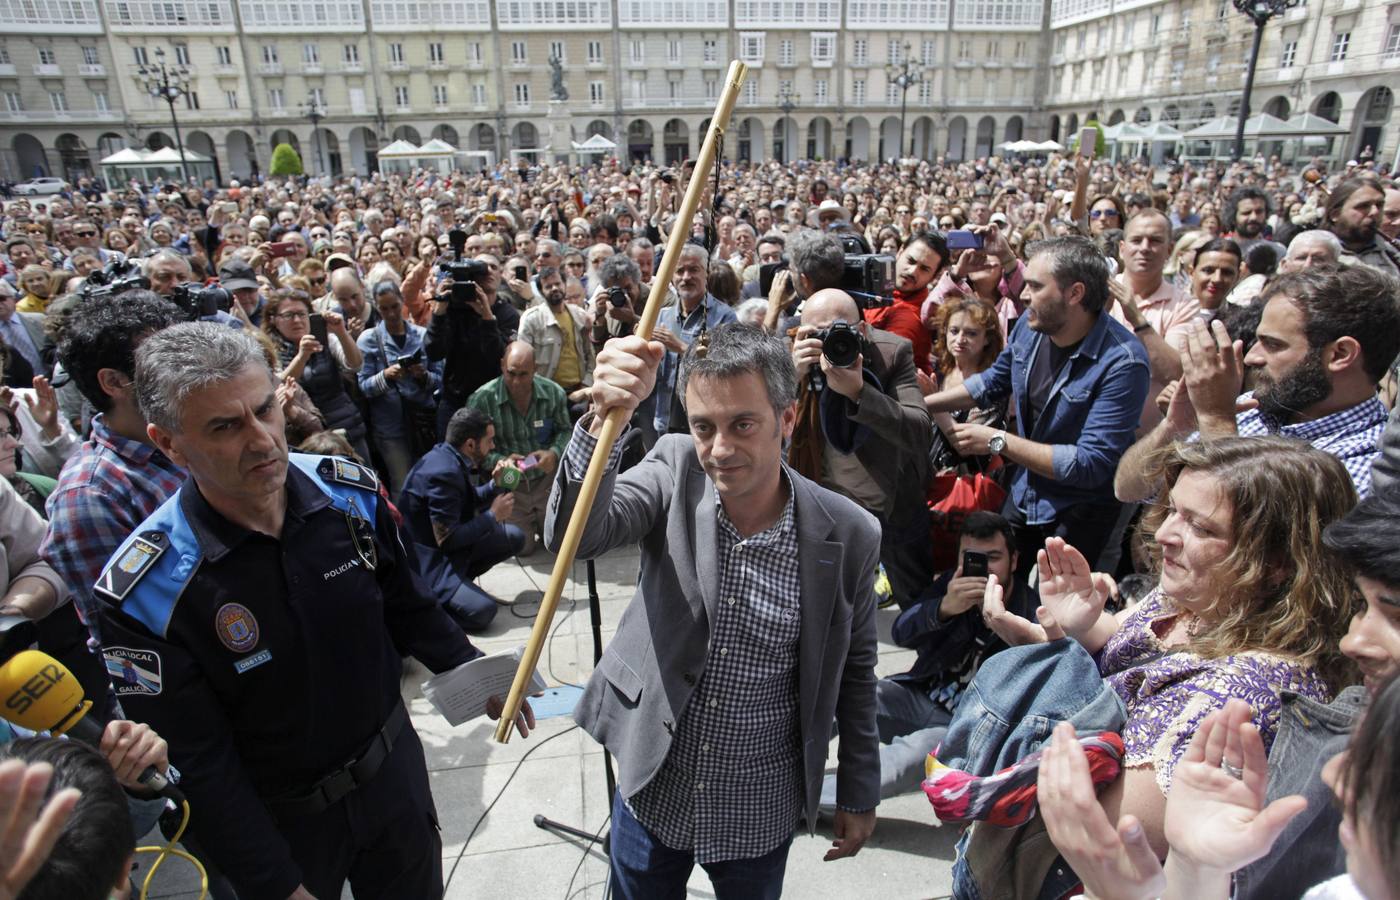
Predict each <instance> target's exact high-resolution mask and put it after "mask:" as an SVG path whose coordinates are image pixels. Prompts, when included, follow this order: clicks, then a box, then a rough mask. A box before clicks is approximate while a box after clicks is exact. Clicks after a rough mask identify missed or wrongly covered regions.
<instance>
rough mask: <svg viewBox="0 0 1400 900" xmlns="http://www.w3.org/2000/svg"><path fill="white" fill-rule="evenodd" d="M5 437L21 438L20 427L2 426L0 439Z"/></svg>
mask: <svg viewBox="0 0 1400 900" xmlns="http://www.w3.org/2000/svg"><path fill="white" fill-rule="evenodd" d="M5 438H14V439H15V440H19V429H18V428H0V441H3V440H4V439H5Z"/></svg>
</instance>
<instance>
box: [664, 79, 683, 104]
mask: <svg viewBox="0 0 1400 900" xmlns="http://www.w3.org/2000/svg"><path fill="white" fill-rule="evenodd" d="M666 96H667V97H669V98H670V99H672V100H679V99H681V83H680V82H679V81H676V80H674V79H672V80H670V81H667V82H666Z"/></svg>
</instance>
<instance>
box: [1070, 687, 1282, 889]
mask: <svg viewBox="0 0 1400 900" xmlns="http://www.w3.org/2000/svg"><path fill="white" fill-rule="evenodd" d="M1251 715H1252V710H1251V709H1250V708H1249V704H1248V703H1245V702H1244V701H1243V700H1231V701H1229V702H1228V703H1226V704H1225V708H1224V709H1221V710H1218V711H1216V712H1213V713H1211V714H1210V715H1208V716H1206V717H1205V719H1204V720H1202V722H1201V726H1200V728H1199V729H1198V730H1197V731H1196V733H1195V735H1194V736H1192V738H1191V743H1190V745H1189V746H1188V747H1187V748H1186V754H1185V755H1184V756H1182V758H1181V761H1180V762H1179V763H1177V765H1176V769H1175V770H1174V772H1173V774H1172V788H1171V792H1170V793H1168V794H1167V810H1166V819H1165V823H1164V826H1163V827H1164V830H1165V833H1166V837H1167V842H1168V843H1169V844H1171V848H1172V849H1171V853H1172V858H1173V860H1177V859H1178V857H1179V858H1180V861H1181V862H1183V863H1185V864H1187V865H1190V866H1193V867H1196V868H1199V869H1205V870H1213V871H1216V872H1222V873H1225V874H1227V875H1228V873H1230V872H1234V871H1236V870H1237V869H1241V868H1243V867H1245V866H1247V865H1249V864H1250V863H1252V862H1254V861H1255V860H1256V859H1259V858H1260V857H1262V856H1263V855H1264V854H1266V853H1268V852H1269V849H1270V848H1271V847H1272V846H1273V844H1274V841H1275V840H1276V839H1277V838H1278V836H1279V834H1280V833H1282V831H1283V829H1284V827H1285V826H1286V825H1287V824H1288V823H1289V822H1290V821H1292V820H1293V817H1294V816H1296V815H1298V814H1299V813H1300V812H1302V811H1303V810H1304V809H1305V808H1306V807H1307V805H1308V804H1307V801H1306V800H1304V799H1303V798H1302V797H1300V796H1297V795H1294V796H1290V797H1281V798H1280V799H1278V800H1275V801H1274V802H1273V803H1270V804H1268V805H1267V806H1266V805H1265V800H1266V799H1267V795H1268V785H1269V763H1268V758H1267V756H1266V755H1265V753H1264V742H1263V740H1262V739H1261V738H1260V736H1259V729H1258V728H1256V727H1255V725H1254V724H1253V723H1252V722H1251V721H1250V716H1251ZM1227 765H1228V766H1229V767H1231V769H1232V770H1235V771H1238V772H1239V773H1240V775H1239V777H1236V776H1235V775H1234V773H1233V771H1231V770H1227V768H1226V766H1227ZM1076 871H1078V870H1077V869H1076Z"/></svg>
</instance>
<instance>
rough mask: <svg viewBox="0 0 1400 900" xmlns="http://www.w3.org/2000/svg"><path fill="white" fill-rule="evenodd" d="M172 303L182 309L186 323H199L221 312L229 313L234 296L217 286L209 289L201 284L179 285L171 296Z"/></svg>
mask: <svg viewBox="0 0 1400 900" xmlns="http://www.w3.org/2000/svg"><path fill="white" fill-rule="evenodd" d="M170 302H171V303H174V304H175V305H176V306H178V307H180V312H182V313H184V314H185V321H186V322H197V321H199V320H200V319H203V318H205V317H207V316H212V315H214V313H216V312H218V311H219V310H223V311H224V312H227V311H228V310H229V308H230V307H232V306H233V294H231V293H230V292H229V291H228V289H227V288H221V287H219V286H218V285H217V284H213V285H209V286H208V287H205V286H203V285H199V284H177V285H175V291H174V293H172V294H171V295H170Z"/></svg>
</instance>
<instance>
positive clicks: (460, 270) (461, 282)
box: [438, 228, 489, 309]
mask: <svg viewBox="0 0 1400 900" xmlns="http://www.w3.org/2000/svg"><path fill="white" fill-rule="evenodd" d="M447 241H448V243H449V244H451V245H452V259H451V260H449V261H447V262H441V263H438V270H439V271H440V272H442V273H443V274H445V275H446V276H447V277H448V278H450V279H452V296H451V298H450V299H449V300H448V301H447V308H448V309H468V308H470V305H471V303H472V301H474V300H476V298H477V294H478V291H477V287H476V280H477V279H478V278H484V277H485V276H486V274H487V272H488V271H489V270H488V269H487V268H486V263H483V262H478V261H477V260H474V259H463V258H462V253H463V252H464V251H465V250H466V248H467V233H466V232H465V231H463V230H462V229H460V228H454V229H452V230H451V231H449V232H447Z"/></svg>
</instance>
